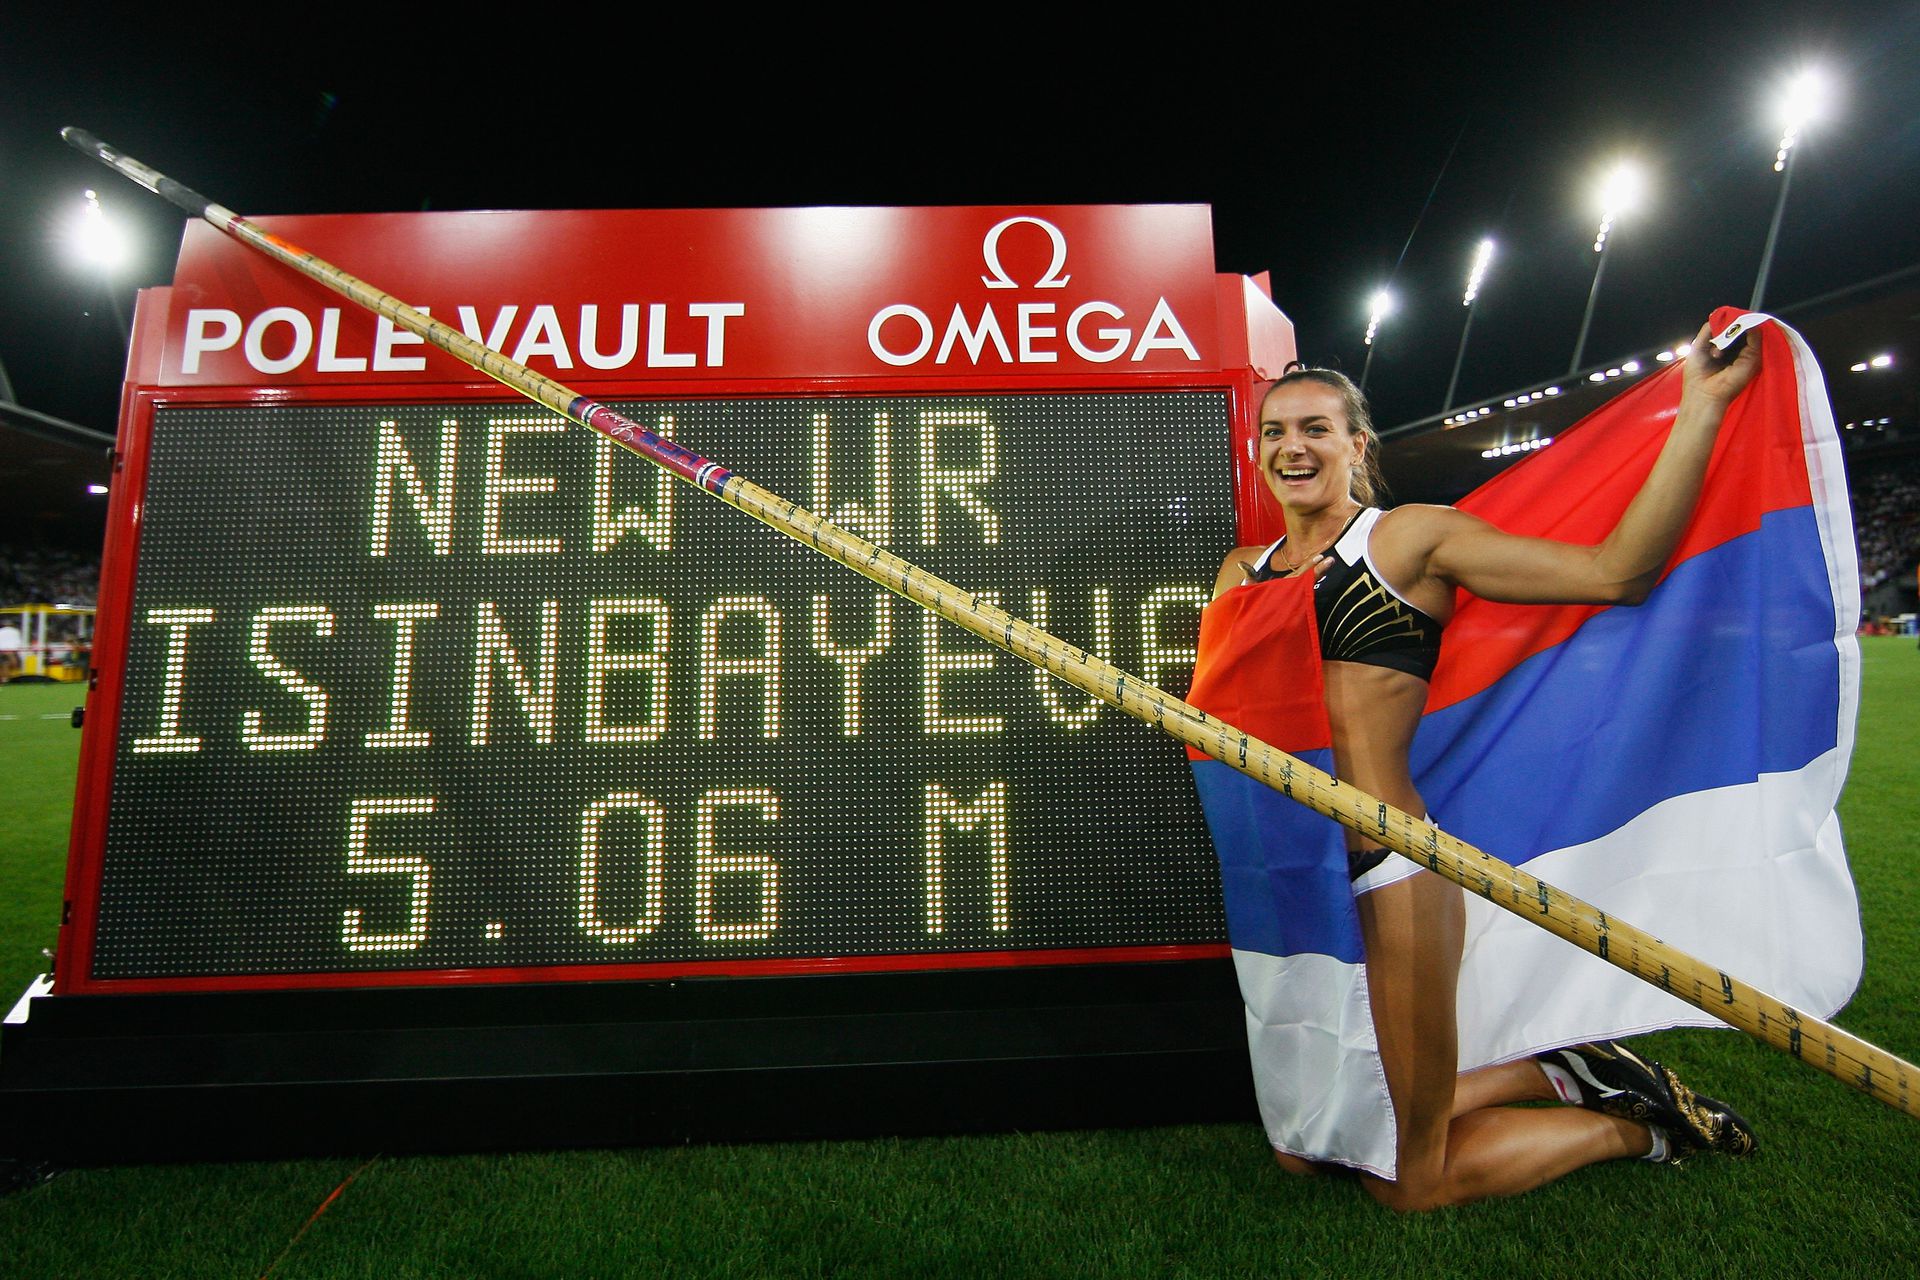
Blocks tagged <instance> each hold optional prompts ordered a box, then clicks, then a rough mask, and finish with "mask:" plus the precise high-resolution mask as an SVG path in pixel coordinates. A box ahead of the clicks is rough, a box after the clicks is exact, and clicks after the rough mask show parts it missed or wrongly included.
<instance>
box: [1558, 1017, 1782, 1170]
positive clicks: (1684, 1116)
mask: <svg viewBox="0 0 1920 1280" xmlns="http://www.w3.org/2000/svg"><path fill="white" fill-rule="evenodd" d="M1540 1057H1541V1059H1542V1060H1543V1061H1546V1062H1551V1063H1552V1064H1553V1065H1555V1066H1557V1067H1562V1068H1564V1069H1565V1070H1567V1071H1568V1072H1571V1073H1572V1074H1573V1076H1574V1077H1575V1078H1576V1079H1578V1080H1579V1082H1580V1093H1581V1099H1580V1105H1581V1106H1583V1107H1585V1108H1586V1109H1587V1110H1589V1111H1600V1112H1604V1113H1605V1114H1607V1115H1610V1116H1619V1117H1621V1118H1622V1119H1625V1120H1638V1121H1640V1122H1641V1123H1643V1124H1654V1125H1659V1126H1660V1127H1661V1128H1662V1129H1665V1130H1666V1131H1667V1135H1668V1137H1669V1138H1670V1139H1671V1140H1672V1141H1673V1143H1674V1144H1675V1146H1677V1147H1678V1148H1680V1150H1681V1151H1682V1152H1683V1153H1692V1152H1695V1151H1718V1152H1720V1153H1721V1154H1723V1155H1730V1156H1749V1155H1752V1154H1753V1153H1754V1152H1755V1151H1758V1150H1759V1149H1760V1142H1759V1139H1757V1138H1756V1137H1754V1133H1753V1127H1752V1126H1751V1125H1749V1124H1748V1123H1747V1122H1746V1121H1745V1120H1744V1119H1742V1118H1741V1117H1740V1113H1739V1112H1737V1111H1735V1110H1734V1109H1733V1108H1732V1107H1729V1106H1728V1105H1727V1104H1726V1103H1724V1102H1721V1101H1720V1100H1719V1099H1718V1098H1709V1097H1705V1096H1703V1095H1701V1094H1697V1093H1695V1092H1694V1091H1693V1090H1691V1089H1689V1088H1688V1087H1687V1086H1686V1085H1684V1084H1682V1083H1681V1081H1680V1077H1679V1076H1676V1075H1675V1074H1674V1073H1673V1072H1672V1071H1670V1070H1668V1069H1667V1068H1666V1067H1663V1066H1661V1065H1660V1064H1659V1063H1658V1062H1654V1061H1652V1060H1651V1059H1648V1058H1643V1057H1641V1056H1640V1055H1639V1054H1637V1053H1635V1052H1633V1050H1631V1049H1629V1048H1627V1047H1626V1046H1624V1045H1622V1044H1620V1043H1618V1042H1617V1041H1613V1040H1599V1041H1595V1042H1593V1043H1591V1044H1576V1045H1573V1046H1571V1047H1569V1048H1565V1049H1556V1050H1554V1051H1553V1052H1552V1053H1544V1054H1541V1055H1540Z"/></svg>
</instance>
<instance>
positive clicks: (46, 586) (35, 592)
mask: <svg viewBox="0 0 1920 1280" xmlns="http://www.w3.org/2000/svg"><path fill="white" fill-rule="evenodd" d="M99 589H100V557H99V556H97V555H95V556H85V555H81V554H79V553H77V552H73V551H63V550H58V549H54V548H46V547H22V546H17V545H4V546H0V605H14V604H77V605H92V604H93V603H94V596H95V594H96V593H97V592H98V591H99Z"/></svg>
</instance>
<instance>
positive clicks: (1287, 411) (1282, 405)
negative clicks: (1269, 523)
mask: <svg viewBox="0 0 1920 1280" xmlns="http://www.w3.org/2000/svg"><path fill="white" fill-rule="evenodd" d="M1366 449H1367V438H1366V437H1365V436H1362V435H1357V434H1355V433H1354V432H1352V431H1350V430H1349V429H1348V427H1347V411H1346V406H1345V405H1344V404H1343V403H1342V401H1341V398H1340V393H1339V392H1338V391H1336V390H1334V389H1333V388H1332V387H1329V386H1326V385H1325V384H1323V383H1319V382H1311V381H1304V380H1303V381H1300V382H1289V383H1287V384H1286V385H1284V386H1278V387H1275V388H1274V389H1273V390H1271V391H1269V392H1268V393H1267V398H1266V399H1265V400H1264V401H1262V402H1261V405H1260V474H1261V476H1262V477H1264V478H1265V480H1266V482H1267V488H1269V489H1271V490H1272V491H1273V496H1274V497H1275V498H1277V499H1279V501H1280V505H1281V506H1282V507H1284V508H1286V509H1287V510H1289V511H1296V512H1300V513H1301V514H1306V513H1309V512H1314V511H1322V510H1325V509H1326V508H1328V507H1333V506H1336V505H1339V504H1341V503H1344V502H1345V501H1346V500H1347V496H1348V491H1349V490H1350V488H1351V487H1352V484H1353V470H1354V468H1355V467H1357V466H1359V465H1360V459H1361V458H1362V457H1364V456H1365V454H1366Z"/></svg>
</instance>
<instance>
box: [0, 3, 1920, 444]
mask: <svg viewBox="0 0 1920 1280" xmlns="http://www.w3.org/2000/svg"><path fill="white" fill-rule="evenodd" d="M37 7H38V8H47V9H51V8H52V6H37ZM1330 7H1332V8H1336V9H1341V10H1343V11H1345V10H1348V9H1351V8H1352V7H1351V6H1330ZM24 8H25V7H24V6H21V7H16V12H15V13H14V14H12V15H10V16H9V17H8V18H7V20H6V26H5V29H4V32H0V39H3V40H4V45H3V46H0V362H4V364H5V367H6V369H7V371H8V373H9V374H10V375H11V378H12V382H13V385H14V389H15V397H16V399H17V400H18V401H19V402H20V403H22V404H24V405H26V406H27V407H29V408H33V409H37V410H39V411H41V412H44V413H51V414H54V415H57V416H60V417H64V418H68V419H71V420H74V421H78V422H81V423H83V424H86V425H89V426H93V427H96V428H98V429H101V430H111V429H112V425H113V419H114V415H115V412H116V405H117V395H118V383H119V379H120V371H121V364H122V360H123V349H122V342H121V337H120V331H119V321H118V320H117V319H116V311H117V312H118V313H120V314H130V313H131V307H132V298H133V293H134V290H135V289H136V288H137V287H140V286H143V285H152V284H160V283H164V282H166V281H167V280H168V279H169V277H170V275H171V272H172V263H173V257H174V254H175V251H176V249H177V247H178V241H179V233H180V226H181V222H182V215H180V214H179V213H177V212H176V211H175V210H174V209H172V208H171V207H170V206H168V205H166V204H165V203H163V202H162V201H160V200H159V199H158V198H156V197H153V196H150V195H148V194H146V193H144V192H142V191H140V190H138V189H137V188H135V187H133V186H132V185H131V184H128V183H127V182H125V181H124V180H122V179H120V178H118V177H116V176H115V175H113V174H112V173H110V172H108V171H107V170H106V169H104V168H102V167H100V166H99V165H97V164H96V163H94V162H93V161H90V160H88V159H86V158H84V157H82V156H80V155H79V154H78V153H75V152H73V151H71V150H69V149H68V148H67V147H66V146H65V145H64V144H63V143H62V142H61V141H60V138H59V136H58V133H59V129H60V127H61V126H63V125H69V124H74V125H79V126H81V127H83V128H86V129H88V130H90V131H92V132H93V133H95V134H97V135H99V136H100V137H102V138H103V139H105V140H107V141H108V142H110V143H112V144H113V145H115V146H116V147H118V148H120V149H121V150H123V151H125V152H127V153H129V154H131V155H133V156H135V157H137V158H139V159H141V160H143V161H145V162H147V163H149V164H151V165H153V166H155V167H156V168H158V169H160V170H162V171H163V172H166V173H168V174H170V175H171V176H173V177H175V178H178V179H179V180H180V181H182V182H185V183H187V184H188V185H190V186H193V187H196V188H198V189H200V190H201V191H203V192H204V193H206V194H207V195H208V196H210V197H212V198H213V199H215V200H217V201H219V202H221V203H223V204H226V205H228V206H230V207H232V208H234V209H236V210H238V211H239V212H241V213H245V214H254V215H260V214H276V213H325V212H371V211H386V210H412V209H424V208H431V209H469V208H572V207H588V208H642V207H726V206H779V205H816V204H879V205H888V204H1022V203H1087V204H1098V203H1121V202H1159V201H1175V202H1200V203H1206V204H1210V205H1212V206H1213V210H1214V227H1215V243H1216V252H1217V255H1218V266H1219V268H1220V269H1221V270H1223V271H1239V272H1248V273H1252V272H1258V271H1262V270H1270V271H1271V272H1272V273H1273V285H1274V295H1275V299H1276V301H1277V302H1278V303H1279V305H1280V306H1281V308H1282V309H1283V310H1284V311H1286V312H1287V313H1288V314H1289V315H1290V316H1291V317H1292V318H1293V320H1294V322H1295V324H1296V326H1297V328H1298V332H1299V336H1300V342H1301V348H1302V354H1303V355H1304V356H1306V357H1307V358H1308V359H1310V360H1312V361H1314V362H1316V363H1327V364H1333V365H1335V366H1338V367H1344V368H1346V369H1348V370H1350V371H1353V372H1355V373H1358V371H1359V369H1360V365H1361V362H1362V360H1363V359H1364V356H1365V348H1364V346H1363V345H1362V341H1361V338H1362V333H1363V331H1364V329H1365V326H1366V319H1367V317H1366V299H1367V297H1368V295H1369V293H1370V292H1371V291H1372V290H1373V289H1374V288H1375V287H1376V286H1378V285H1380V284H1381V283H1384V282H1390V283H1391V284H1392V287H1393V288H1394V290H1395V291H1396V293H1397V294H1398V295H1399V298H1400V310H1399V312H1398V313H1397V314H1396V315H1394V316H1393V317H1392V318H1390V319H1389V320H1388V322H1387V324H1386V325H1385V327H1384V329H1383V332H1382V336H1381V339H1380V343H1379V346H1378V348H1377V351H1376V357H1375V363H1374V367H1373V369H1372V376H1371V381H1370V390H1371V391H1372V392H1373V394H1374V397H1375V399H1376V402H1377V407H1376V418H1377V420H1378V421H1380V422H1381V423H1382V424H1383V425H1388V424H1394V423H1398V422H1404V421H1409V420H1412V419H1417V418H1423V417H1426V416H1428V415H1429V414H1432V413H1434V412H1436V411H1438V410H1439V409H1440V408H1441V407H1442V406H1441V404H1440V401H1441V399H1442V396H1443V393H1444V391H1445V388H1446V383H1447V376H1448V373H1449V371H1450V370H1451V367H1452V364H1453V358H1454V352H1455V349H1456V344H1457V343H1458V341H1459V335H1460V323H1461V319H1462V315H1463V312H1462V308H1461V306H1460V293H1461V289H1462V287H1463V284H1464V277H1465V274H1466V269H1467V265H1468V261H1469V259H1470V257H1471V254H1472V251H1473V247H1474V245H1475V243H1476V242H1477V240H1478V239H1479V238H1480V237H1481V236H1482V235H1493V236H1495V237H1496V238H1497V239H1498V240H1499V243H1500V246H1501V247H1500V252H1499V256H1498V257H1497V258H1496V260H1495V263H1494V266H1493V270H1492V272H1491V273H1490V275H1489V278H1488V280H1487V283H1486V285H1485V286H1484V292H1483V294H1482V298H1481V301H1480V302H1479V304H1477V308H1476V312H1475V319H1474V326H1473V337H1472V345H1471V347H1470V349H1469V351H1468V354H1467V360H1466V369H1465V374H1464V376H1463V380H1462V387H1461V398H1462V399H1464V398H1466V397H1470V396H1485V395H1489V394H1492V393H1495V392H1498V391H1502V390H1508V389H1512V388H1515V387H1518V386H1520V385H1522V384H1525V383H1530V382H1535V381H1538V380H1544V379H1548V378H1553V377H1557V376H1558V375H1559V374H1561V373H1562V372H1564V371H1565V368H1566V366H1567V362H1568V359H1569V357H1570V356H1571V354H1572V348H1573V343H1574V339H1575V335H1576V332H1577V330H1578V328H1579V323H1580V316H1581V312H1582V309H1583V308H1584V306H1585V304H1586V299H1587V291H1588V286H1589V284H1590V282H1591V279H1592V273H1593V264H1594V254H1593V252H1592V248H1591V243H1592V239H1593V234H1594V229H1595V224H1596V222H1597V216H1598V210H1597V208H1595V207H1593V203H1592V202H1593V197H1592V195H1591V188H1592V187H1593V186H1594V185H1595V183H1596V180H1597V177H1598V174H1599V172H1600V171H1601V169H1602V168H1603V167H1604V165H1605V164H1606V162H1607V161H1609V160H1610V159H1612V158H1614V157H1617V156H1621V155H1627V154H1632V155H1634V156H1637V157H1638V158H1639V159H1641V160H1642V161H1643V162H1644V163H1645V165H1646V166H1647V168H1648V169H1649V171H1650V175H1651V190H1650V192H1649V195H1648V198H1647V201H1646V205H1645V207H1644V209H1643V210H1642V211H1640V212H1638V213H1635V214H1630V215H1628V216H1626V217H1625V218H1623V219H1622V221H1621V223H1620V225H1619V226H1618V228H1617V229H1616V232H1615V234H1616V236H1617V237H1618V238H1617V240H1616V243H1615V247H1614V249H1613V251H1612V252H1611V253H1610V255H1609V258H1608V264H1607V274H1606V281H1605V285H1604V288H1603V290H1602V293H1601V296H1600V300H1599V309H1598V313H1597V315H1596V317H1595V320H1594V326H1593V333H1592V336H1591V338H1590V339H1589V343H1588V348H1587V355H1588V362H1589V363H1591V362H1593V361H1596V360H1603V359H1606V358H1608V357H1609V356H1620V355H1624V354H1626V353H1628V352H1632V351H1644V350H1646V349H1647V347H1648V346H1649V345H1658V344H1661V343H1664V342H1671V341H1676V340H1679V339H1681V338H1683V337H1688V336H1691V334H1692V332H1693V330H1694V329H1695V328H1696V327H1697V326H1698V324H1699V322H1700V320H1701V319H1703V318H1704V317H1705V315H1706V314H1707V312H1708V311H1709V309H1710V308H1711V307H1712V306H1714V305H1715V304H1719V303H1737V304H1744V303H1745V302H1746V300H1747V298H1748V296H1749V294H1750V293H1751V291H1752V285H1753V277H1754V273H1755V270H1756V268H1757V266H1758V263H1759V259H1760V254H1761V248H1762V245H1763V243H1764V241H1765V238H1766V231H1767V223H1768V219H1769V217H1770V215H1771V213H1772V209H1773V202H1774V199H1775V196H1776V194H1777V192H1778V189H1779V187H1778V184H1779V176H1778V175H1777V174H1775V173H1774V172H1773V171H1772V167H1771V166H1772V159H1773V152H1774V148H1775V146H1776V145H1777V143H1778V139H1779V127H1778V125H1777V123H1776V122H1775V120H1774V119H1773V117H1772V116H1771V115H1770V114H1769V112H1768V110H1767V102H1768V98H1769V95H1770V93H1771V92H1772V91H1773V90H1774V89H1775V88H1776V87H1777V86H1778V85H1779V84H1781V83H1782V82H1783V81H1784V80H1785V79H1786V78H1787V77H1788V75H1790V74H1791V73H1792V72H1793V71H1794V70H1795V69H1797V68H1798V67H1799V66H1801V65H1802V64H1804V63H1807V62H1810V61H1817V62H1819V63H1821V64H1822V65H1824V66H1825V67H1826V68H1827V69H1828V71H1829V73H1830V74H1831V77H1832V79H1833V81H1834V83H1835V85H1836V87H1837V89H1838V99H1837V101H1836V102H1835V103H1834V104H1833V107H1832V113H1831V114H1832V118H1831V119H1829V120H1826V121H1821V122H1816V123H1814V124H1813V125H1811V126H1810V127H1809V128H1808V129H1807V131H1806V133H1805V134H1804V136H1803V140H1802V143H1801V146H1802V151H1801V153H1800V155H1799V157H1798V161H1797V164H1796V168H1795V171H1794V177H1793V187H1792V191H1791V196H1790V200H1789V203H1788V206H1787V210H1786V221H1785V227H1784V231H1783V233H1782V237H1781V241H1780V245H1779V249H1778V251H1777V255H1776V258H1775V263H1774V270H1773V278H1772V281H1771V283H1770V285H1769V288H1768V300H1769V302H1770V303H1772V304H1775V305H1780V306H1784V305H1788V304H1791V303H1793V302H1796V301H1801V300H1804V299H1808V298H1811V297H1814V296H1817V295H1820V294H1823V293H1825V292H1827V291H1830V290H1833V289H1836V288H1840V287H1843V286H1846V285H1849V284H1853V283H1855V282H1858V281H1861V280H1865V279H1869V278H1871V277H1874V276H1877V275H1881V274H1884V273H1886V272H1890V271H1894V270H1897V269H1899V268H1902V267H1906V266H1909V265H1911V264H1913V263H1915V262H1916V261H1920V5H1916V4H1904V5H1868V4H1851V5H1844V6H1818V7H1816V6H1810V5H1805V4H1794V5H1780V4H1744V5H1697V4H1696V5H1691V6H1683V5H1675V4H1663V5H1658V6H1647V5H1641V6H1634V5H1623V6H1614V7H1613V8H1612V9H1610V10H1601V11H1599V12H1600V13H1602V15H1603V16H1597V17H1593V16H1587V15H1588V14H1590V13H1594V12H1595V10H1593V9H1590V8H1588V7H1586V6H1580V7H1574V6H1562V5H1542V6H1534V7H1512V8H1507V9H1497V8H1489V7H1475V8H1469V7H1460V6H1433V7H1431V8H1430V9H1429V10H1428V11H1427V12H1428V14H1429V16H1425V17H1419V18H1412V19H1401V18H1393V19H1390V20H1389V19H1386V18H1384V17H1379V16H1376V14H1375V13H1374V12H1373V11H1369V12H1368V13H1367V14H1366V15H1365V16H1363V17H1361V18H1356V19H1339V20H1330V19H1325V18H1318V17H1310V16H1307V15H1308V14H1310V13H1311V12H1313V11H1312V10H1309V9H1306V8H1303V7H1298V6H1276V7H1275V8H1274V9H1273V10H1272V11H1271V13H1270V14H1269V16H1267V17H1265V18H1263V19H1262V20H1261V21H1259V22H1257V23H1245V22H1242V23H1238V24H1232V25H1228V24H1221V25H1218V26H1208V27H1205V28H1201V27H1197V26H1195V25H1194V24H1192V23H1191V22H1188V21H1186V20H1185V15H1184V14H1183V13H1181V12H1179V11H1176V10H1171V9H1170V10H1168V11H1167V13H1168V14H1169V15H1170V16H1169V18H1168V19H1167V20H1166V22H1165V24H1164V25H1165V26H1166V27H1167V28H1169V29H1170V30H1168V31H1161V30H1152V29H1148V23H1147V20H1146V19H1132V18H1128V19H1123V18H1120V17H1118V16H1117V13H1118V11H1115V15H1116V16H1114V17H1113V18H1112V19H1111V20H1110V23H1109V25H1112V26H1122V27H1126V28H1128V30H1127V31H1126V32H1125V33H1124V34H1121V35H1115V34H1105V35H1092V34H1088V33H1089V32H1090V31H1092V30H1094V26H1095V24H1094V23H1093V22H1091V21H1089V20H1087V19H1086V18H1085V17H1084V13H1085V12H1091V11H1083V16H1082V18H1081V19H1080V20H1079V21H1078V22H1076V23H1071V24H1065V23H1057V22H1052V21H1048V20H1045V19H1043V18H1041V17H1039V16H1038V13H1039V11H1038V10H1035V11H1032V12H1028V11H1023V10H1010V9H1004V8H1000V7H993V8H982V9H978V10H973V9H940V10H935V9H926V10H920V9H915V10H912V11H911V15H912V17H911V24H912V25H915V26H922V27H923V33H922V34H919V35H912V36H909V35H908V34H906V32H907V28H908V25H909V23H908V20H907V17H906V15H908V13H909V11H907V10H900V11H897V12H896V13H895V14H894V16H893V17H891V18H889V17H887V16H885V15H884V13H883V12H882V11H875V12H874V13H872V14H866V15H864V16H860V17H854V16H848V15H835V14H825V13H819V14H816V15H815V16H814V18H813V20H812V21H810V22H806V23H791V22H786V23H781V24H778V25H768V24H766V23H763V22H760V21H758V20H753V21H750V20H748V19H746V18H745V17H743V16H741V15H739V14H737V13H733V12H729V13H728V14H726V15H725V16H724V17H722V18H719V19H717V20H713V21H711V22H704V23H702V22H695V23H691V24H688V23H683V22H681V21H679V20H677V19H676V20H674V21H671V22H669V21H667V20H666V19H664V18H660V17H659V15H658V14H657V13H655V14H654V16H655V18H656V19H657V21H654V22H650V23H649V22H641V21H639V20H637V19H636V20H630V21H627V22H624V23H619V24H614V25H610V26H572V27H546V26H543V25H541V20H542V19H543V18H544V15H543V14H541V13H540V12H539V11H538V9H537V8H536V9H532V10H528V11H526V12H524V13H521V14H520V15H519V16H517V17H516V18H515V19H514V21H513V24H512V25H510V26H503V27H492V28H489V29H487V30H486V31H484V32H475V31H470V30H467V29H465V28H462V27H460V26H459V25H457V24H456V22H455V21H454V20H452V19H449V20H448V21H447V22H446V23H444V24H441V25H432V24H429V23H427V22H426V20H425V19H423V18H422V17H421V16H419V15H420V13H421V12H422V11H420V10H418V9H415V8H411V7H401V6H386V7H381V8H369V9H366V10H360V11H355V10H351V9H342V8H332V9H326V10H321V9H305V10H302V13H303V17H304V18H305V19H306V23H307V25H305V26H304V27H300V28H295V27H292V26H263V25H262V20H261V19H259V18H258V17H257V16H255V15H254V14H253V13H252V11H250V10H247V9H232V10H223V9H220V8H217V7H216V8H198V9H180V8H173V9H171V10H170V11H169V16H168V17H160V16H142V17H139V18H137V19H132V20H124V19H115V18H112V17H110V16H107V17H101V16H90V17H89V18H87V19H85V20H75V21H61V20H58V19H55V18H49V17H44V16H39V15H37V14H29V15H24V16H23V15H22V14H21V12H20V10H21V9H24ZM448 12H449V13H453V12H454V11H453V10H452V9H449V10H448ZM924 24H930V25H924ZM1176 28H1177V30H1174V29H1176ZM870 42H872V43H870ZM88 187H93V188H95V189H97V190H98V191H99V192H100V195H101V198H102V200H103V201H104V203H105V205H106V208H107V210H108V212H109V213H110V215H111V216H113V217H114V218H116V219H119V220H121V221H123V222H124V223H125V224H127V226H128V228H129V230H130V233H131V235H132V237H133V239H134V241H135V243H136V260H135V262H134V263H133V264H132V265H131V266H130V267H129V268H127V269H126V270H125V271H124V272H123V273H122V274H121V276H120V277H119V278H118V279H117V280H116V281H115V282H114V283H112V284H111V285H110V286H109V285H105V284H102V283H101V282H100V281H99V279H98V277H97V275H89V274H88V273H87V272H86V271H85V270H83V269H81V268H79V267H77V266H75V265H73V264H72V263H70V262H69V261H68V260H67V258H66V255H65V254H64V253H63V252H62V245H61V243H60V235H61V228H62V225H63V223H64V222H65V221H66V220H67V219H69V218H70V217H71V215H72V214H73V213H74V211H75V210H77V209H78V207H79V205H80V200H81V192H82V191H83V190H84V189H86V188H88ZM342 265H344V266H347V267H348V268H349V269H351V267H352V264H351V263H345V264H342ZM375 283H376V284H377V283H378V282H377V281H376V282H375Z"/></svg>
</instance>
